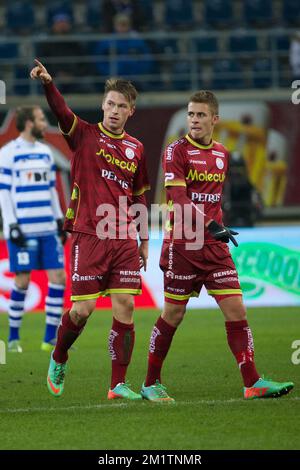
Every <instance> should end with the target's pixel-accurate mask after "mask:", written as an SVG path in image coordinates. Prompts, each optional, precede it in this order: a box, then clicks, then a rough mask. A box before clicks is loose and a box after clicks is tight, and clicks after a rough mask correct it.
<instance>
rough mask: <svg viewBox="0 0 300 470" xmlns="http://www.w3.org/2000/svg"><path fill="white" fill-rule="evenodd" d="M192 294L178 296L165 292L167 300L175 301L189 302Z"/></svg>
mask: <svg viewBox="0 0 300 470" xmlns="http://www.w3.org/2000/svg"><path fill="white" fill-rule="evenodd" d="M192 294H193V293H192V292H191V293H190V294H187V295H176V294H169V292H164V295H165V297H167V299H173V300H187V299H189V298H190V297H191V296H192Z"/></svg>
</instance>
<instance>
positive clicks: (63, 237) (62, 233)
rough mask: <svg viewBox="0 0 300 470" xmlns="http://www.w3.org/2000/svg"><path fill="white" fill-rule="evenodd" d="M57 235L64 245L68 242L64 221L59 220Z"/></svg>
mask: <svg viewBox="0 0 300 470" xmlns="http://www.w3.org/2000/svg"><path fill="white" fill-rule="evenodd" d="M56 223H57V234H58V236H59V237H60V239H61V242H62V244H63V245H64V244H65V243H66V241H67V240H68V233H67V232H66V231H65V230H64V228H63V227H64V221H63V219H57V220H56Z"/></svg>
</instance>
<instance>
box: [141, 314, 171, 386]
mask: <svg viewBox="0 0 300 470" xmlns="http://www.w3.org/2000/svg"><path fill="white" fill-rule="evenodd" d="M176 330H177V328H175V327H174V326H171V325H169V323H167V322H166V321H165V320H164V319H163V318H162V317H159V318H158V320H157V322H156V323H155V326H154V327H153V330H152V334H151V337H150V346H149V355H148V371H147V377H146V380H145V386H146V387H150V385H153V384H155V382H156V380H158V381H159V382H160V383H161V369H162V365H163V362H164V360H165V358H166V355H167V354H168V351H169V349H170V346H171V343H172V339H173V336H174V333H175V331H176Z"/></svg>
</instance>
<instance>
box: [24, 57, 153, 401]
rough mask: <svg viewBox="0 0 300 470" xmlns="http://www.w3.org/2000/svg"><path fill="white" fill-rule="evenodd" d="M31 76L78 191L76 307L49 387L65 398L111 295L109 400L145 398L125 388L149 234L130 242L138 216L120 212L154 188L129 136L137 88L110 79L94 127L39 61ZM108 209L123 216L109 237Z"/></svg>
mask: <svg viewBox="0 0 300 470" xmlns="http://www.w3.org/2000/svg"><path fill="white" fill-rule="evenodd" d="M31 78H33V79H36V78H39V79H40V80H41V81H42V83H43V85H44V89H45V94H46V97H47V100H48V103H49V106H50V108H51V109H52V111H53V113H54V114H55V115H56V117H57V119H58V122H59V127H60V130H61V132H62V134H63V135H64V137H65V139H66V140H67V142H68V144H69V146H70V148H71V150H72V151H73V156H72V159H71V179H72V185H73V190H72V196H71V201H70V205H69V208H68V211H67V214H66V222H65V228H66V230H68V231H70V232H71V233H72V254H71V262H72V266H71V270H72V296H71V299H72V300H73V302H74V303H73V306H72V308H71V309H70V311H67V312H66V313H65V314H64V315H63V318H62V322H61V326H60V327H59V330H58V339H57V345H56V348H55V350H54V352H53V355H52V357H51V360H50V366H49V371H48V377H47V384H48V389H49V391H50V393H51V394H53V395H54V396H60V395H61V394H62V393H63V388H64V376H65V369H66V362H67V359H68V350H69V348H70V347H71V345H72V344H73V343H74V341H75V340H76V339H77V337H78V336H79V334H80V333H81V331H82V330H83V328H84V327H85V324H86V322H87V319H88V317H89V316H90V315H91V313H92V312H93V310H94V309H95V306H96V300H97V298H98V297H99V296H103V295H110V296H111V301H112V311H113V324H112V329H111V331H110V335H109V352H110V354H111V359H112V378H111V386H110V389H109V392H108V398H109V399H114V398H127V399H133V400H135V399H140V398H141V395H140V394H136V393H134V392H133V391H132V390H130V388H129V387H128V385H127V384H126V383H125V374H126V371H127V367H128V364H129V362H130V358H131V354H132V349H133V345H134V325H133V307H134V301H133V295H137V294H140V293H141V279H140V272H139V270H140V267H141V265H144V268H146V263H147V257H148V234H147V233H146V234H144V235H143V236H142V235H141V231H140V240H141V243H140V246H139V247H138V245H137V240H136V233H134V236H132V233H131V236H125V237H124V227H125V228H126V227H129V226H130V227H131V228H132V226H133V225H134V224H132V222H133V216H132V215H131V214H130V213H129V211H125V212H124V211H122V210H121V209H120V199H122V200H124V199H125V200H126V201H127V204H128V207H130V206H132V204H133V203H140V204H143V205H144V206H145V196H144V192H145V191H146V190H147V189H149V185H148V178H147V173H146V166H145V158H144V149H143V145H142V144H141V142H139V141H138V140H137V139H135V138H134V137H132V136H130V135H128V134H127V133H126V132H125V131H124V126H125V124H126V121H127V119H128V118H129V117H130V116H132V114H133V113H134V109H135V100H136V96H137V92H136V89H135V88H134V86H133V85H132V84H131V83H130V82H128V81H126V80H121V79H110V80H107V82H106V86H105V93H104V99H103V103H102V110H103V112H104V119H103V122H102V123H98V124H89V123H88V122H86V121H84V120H82V119H80V118H79V117H78V116H76V115H75V114H74V113H73V112H72V111H71V110H70V109H69V108H68V106H67V105H66V103H65V101H64V99H63V97H62V96H61V94H60V93H59V91H58V90H57V88H56V87H55V85H54V83H53V80H52V77H51V76H50V75H49V73H48V72H47V70H46V68H45V67H44V66H43V65H42V64H41V63H40V62H39V61H36V66H35V67H34V68H33V69H32V71H31ZM103 208H105V209H107V208H108V209H109V210H110V209H113V211H112V212H113V213H115V218H114V217H111V219H109V220H108V226H109V227H108V228H109V230H108V232H107V233H106V232H104V230H102V229H101V230H100V231H99V227H100V228H101V227H102V228H103V227H104V226H105V224H106V221H105V223H103V224H102V222H103V221H104V219H105V218H104V214H105V210H103ZM146 223H147V221H146V220H145V225H146ZM101 224H102V225H101ZM104 238H106V239H104ZM140 260H141V261H142V263H140Z"/></svg>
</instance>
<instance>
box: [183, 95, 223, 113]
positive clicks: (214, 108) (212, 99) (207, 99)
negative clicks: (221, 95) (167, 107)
mask: <svg viewBox="0 0 300 470" xmlns="http://www.w3.org/2000/svg"><path fill="white" fill-rule="evenodd" d="M189 103H206V104H208V106H209V108H210V110H211V112H212V114H216V115H217V114H219V103H218V100H217V98H216V95H214V94H213V92H212V91H206V90H200V91H197V92H196V93H194V94H193V95H192V96H191V97H190V100H189Z"/></svg>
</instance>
